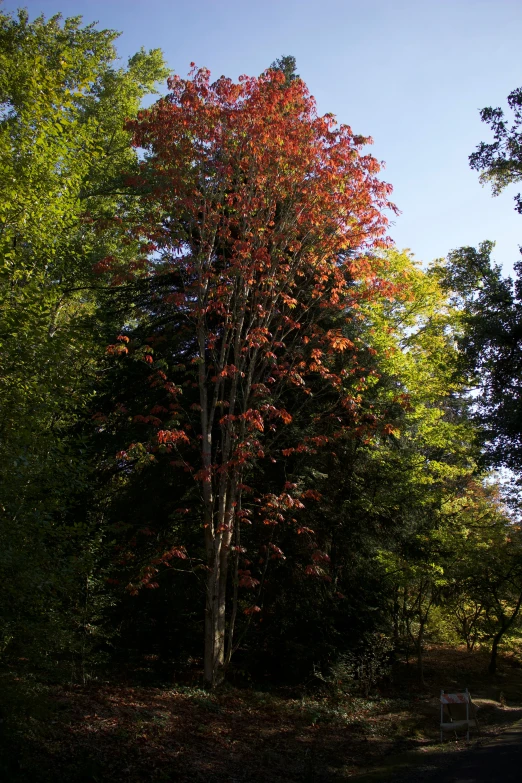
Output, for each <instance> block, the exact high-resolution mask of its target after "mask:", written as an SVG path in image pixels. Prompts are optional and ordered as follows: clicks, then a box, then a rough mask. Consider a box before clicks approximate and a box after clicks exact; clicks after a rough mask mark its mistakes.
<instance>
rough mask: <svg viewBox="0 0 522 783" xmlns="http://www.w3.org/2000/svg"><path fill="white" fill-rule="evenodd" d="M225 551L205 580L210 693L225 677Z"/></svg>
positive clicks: (206, 666)
mask: <svg viewBox="0 0 522 783" xmlns="http://www.w3.org/2000/svg"><path fill="white" fill-rule="evenodd" d="M227 572H228V551H227V550H223V549H221V551H220V552H219V554H217V555H216V556H215V559H214V564H213V566H212V567H211V570H210V572H209V575H208V579H207V597H206V606H205V654H204V676H205V685H206V687H207V688H210V689H211V690H212V689H214V688H216V687H217V686H218V685H220V683H221V682H223V678H224V674H225V671H224V669H225V620H226V599H227V593H226V588H227Z"/></svg>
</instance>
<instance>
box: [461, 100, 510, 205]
mask: <svg viewBox="0 0 522 783" xmlns="http://www.w3.org/2000/svg"><path fill="white" fill-rule="evenodd" d="M507 100H508V105H509V108H510V109H511V110H512V112H513V115H514V119H513V124H512V125H511V127H509V123H508V121H507V120H506V118H505V116H504V111H503V110H502V109H501V108H499V107H497V108H496V109H493V108H491V106H489V107H487V108H485V109H482V111H481V112H480V117H481V119H482V122H485V123H487V124H488V125H489V126H490V128H491V130H492V131H493V137H494V141H493V142H490V143H487V142H484V141H483V142H481V143H480V144H479V146H478V147H477V149H476V151H475V152H473V153H472V154H471V155H470V157H469V162H470V166H471V168H472V169H476V170H477V171H480V172H482V173H481V175H480V180H481V182H489V183H491V186H492V189H493V195H494V196H498V194H499V193H501V191H502V190H504V188H505V187H506V186H507V185H510V184H511V183H514V182H520V180H521V179H522V88H520V87H519V88H517V89H516V90H513V92H511V93H510V94H509V95H508V99H507ZM515 203H516V205H517V206H516V209H517V212H520V213H521V214H522V199H521V196H520V193H519V194H518V195H517V196H515Z"/></svg>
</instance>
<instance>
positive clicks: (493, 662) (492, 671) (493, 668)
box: [488, 629, 504, 674]
mask: <svg viewBox="0 0 522 783" xmlns="http://www.w3.org/2000/svg"><path fill="white" fill-rule="evenodd" d="M503 635H504V630H503V629H502V631H499V633H497V634H495V636H494V637H493V644H492V646H491V658H490V661H489V666H488V672H489V673H490V674H495V672H496V671H497V653H498V645H499V644H500V640H501V639H502V636H503Z"/></svg>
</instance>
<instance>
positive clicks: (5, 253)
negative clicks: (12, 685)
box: [0, 11, 166, 661]
mask: <svg viewBox="0 0 522 783" xmlns="http://www.w3.org/2000/svg"><path fill="white" fill-rule="evenodd" d="M116 37H117V34H116V33H115V32H113V31H109V30H104V31H99V30H96V29H95V28H94V26H93V25H89V26H82V24H81V19H80V18H72V19H67V20H65V21H64V22H63V23H62V20H61V17H60V16H55V17H53V18H51V19H50V20H48V21H46V20H45V19H44V18H43V17H39V18H38V19H36V20H34V21H33V22H29V19H28V15H27V13H26V12H25V11H20V12H19V13H18V16H17V17H13V16H10V15H8V14H0V63H1V66H0V70H1V77H0V106H1V111H0V170H1V174H2V204H1V207H0V268H1V274H0V306H1V323H0V342H1V345H2V358H1V372H0V379H1V380H0V405H1V410H2V413H1V418H0V432H1V446H0V470H1V473H2V479H3V480H2V498H1V509H0V510H1V514H2V526H1V529H0V539H1V550H2V554H1V555H0V569H1V573H2V583H3V585H4V590H3V592H2V599H1V601H2V616H3V629H2V639H3V647H4V649H5V648H6V647H7V650H8V652H12V653H14V652H15V650H16V651H18V654H23V653H25V654H26V655H27V654H31V655H32V654H33V652H35V653H36V651H37V650H38V654H39V656H40V661H43V660H45V655H46V651H47V650H49V649H51V648H54V649H55V650H56V652H57V654H58V655H59V656H65V657H66V658H69V659H70V658H71V655H72V656H73V657H78V656H80V655H81V650H82V649H84V648H85V636H86V634H87V635H90V631H89V629H92V630H93V631H94V628H95V626H96V620H95V619H94V617H95V615H96V610H94V613H92V612H91V611H90V608H89V609H87V607H88V605H89V603H90V601H91V599H92V598H93V596H94V595H95V594H96V592H97V590H98V587H99V586H100V584H103V582H102V580H101V574H100V575H98V576H97V577H93V569H94V568H95V563H96V561H97V557H98V553H99V551H100V547H101V546H102V544H103V541H104V534H103V531H102V529H101V519H102V514H100V511H99V510H95V511H94V512H92V513H91V512H90V511H86V510H84V509H83V508H82V504H83V503H84V502H85V499H86V497H87V494H86V493H88V491H90V486H91V474H92V469H93V466H92V464H91V463H90V462H89V460H88V454H87V452H86V448H85V443H82V440H81V438H79V437H78V435H77V433H76V434H74V433H73V428H74V426H75V425H76V423H77V422H78V420H79V419H81V418H82V417H83V416H84V415H85V414H86V412H87V411H88V410H89V406H90V404H91V400H92V399H93V397H94V395H95V394H96V389H95V383H96V376H97V372H98V370H99V368H100V366H101V364H102V363H103V361H104V351H105V344H106V342H107V339H108V331H107V330H108V329H110V317H109V313H108V312H107V311H106V308H105V312H104V305H105V304H106V302H105V298H104V297H105V293H104V291H103V286H100V285H99V278H98V277H97V275H96V264H97V263H98V262H99V261H100V260H101V259H103V258H104V257H105V256H106V255H107V254H108V253H110V252H111V250H112V249H113V248H114V238H113V236H112V232H111V231H110V223H111V221H112V220H113V219H115V218H116V211H117V209H118V208H120V207H121V204H122V198H121V195H120V193H119V188H118V183H117V179H118V177H119V173H120V171H121V168H122V167H125V168H127V167H128V166H130V165H133V161H134V162H136V153H135V152H134V151H133V149H132V147H131V145H130V134H129V132H128V131H126V130H125V129H124V127H123V125H124V122H125V120H126V118H127V117H128V116H129V115H131V116H132V115H133V114H135V113H136V111H137V109H138V106H139V103H140V101H141V98H142V97H143V95H144V94H145V93H147V92H149V91H150V90H151V89H153V86H154V83H155V81H156V80H157V79H159V78H162V77H163V76H164V75H166V71H165V68H164V66H163V64H162V59H161V54H160V52H159V51H157V50H156V51H153V52H150V53H149V54H147V53H145V52H144V51H141V52H139V53H138V54H136V55H135V56H134V57H132V58H131V59H130V61H129V65H128V67H127V68H115V66H114V61H115V58H116V52H115V49H114V46H113V42H114V40H115V38H116ZM133 254H134V249H133V248H132V247H131V248H129V257H131V256H132V255H133ZM58 564H59V565H58ZM94 585H96V589H95V590H94V593H93V587H94ZM105 600H106V599H105V598H101V602H102V604H103V603H104V602H105ZM65 618H67V619H65ZM66 629H67V630H66ZM74 630H79V634H77V635H76V637H75V638H77V639H78V640H79V641H77V642H75V641H72V639H73V637H72V636H71V635H70V634H71V633H72V632H73V631H74ZM73 636H74V634H73ZM73 648H74V652H73ZM29 650H31V652H29Z"/></svg>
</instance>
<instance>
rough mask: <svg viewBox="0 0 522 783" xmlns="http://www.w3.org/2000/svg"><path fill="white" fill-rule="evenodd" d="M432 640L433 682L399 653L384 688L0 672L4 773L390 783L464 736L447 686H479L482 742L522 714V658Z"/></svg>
mask: <svg viewBox="0 0 522 783" xmlns="http://www.w3.org/2000/svg"><path fill="white" fill-rule="evenodd" d="M487 661H488V658H487V655H486V653H482V652H476V653H474V654H472V655H469V654H468V653H466V651H465V650H463V649H454V648H449V647H443V646H433V647H431V648H430V649H429V650H428V651H427V653H426V668H425V685H424V686H422V687H421V686H420V685H419V684H418V683H417V678H416V672H415V667H414V666H413V665H410V666H406V665H405V664H400V665H398V666H397V669H396V671H395V673H394V677H393V683H392V684H391V685H390V686H389V687H388V688H387V690H386V692H384V691H382V692H381V693H380V694H379V695H373V696H372V697H369V698H361V697H355V696H349V695H344V696H341V695H337V696H333V695H329V696H328V695H324V694H323V695H318V694H317V693H316V694H315V695H313V694H311V693H310V692H308V693H304V694H303V693H297V692H290V691H284V690H279V691H277V692H274V691H270V692H264V691H260V690H253V689H245V688H241V689H240V688H233V687H226V688H225V689H223V690H222V691H220V692H219V693H217V694H209V693H207V692H206V691H204V690H201V689H199V688H195V687H191V686H181V685H179V686H178V685H171V686H164V687H144V686H139V687H138V686H131V685H114V684H113V685H109V684H106V683H96V684H94V683H91V684H89V685H87V686H78V685H74V686H64V685H60V686H49V685H47V686H44V685H38V684H37V683H36V682H35V681H34V680H33V679H30V678H29V677H28V676H27V675H25V676H24V675H23V674H21V673H20V672H17V673H16V674H15V673H14V672H13V671H11V672H9V671H4V672H2V673H1V678H0V686H1V687H0V711H1V712H0V718H1V722H0V730H1V732H2V740H1V742H0V777H1V778H2V780H5V781H6V783H7V782H8V783H19V782H20V783H21V782H22V781H23V782H25V781H31V783H48V782H49V783H50V781H53V782H54V781H57V783H61V781H64V783H65V781H67V783H69V781H70V782H71V783H73V782H74V783H76V782H78V783H170V782H172V783H178V781H179V783H188V782H189V781H190V783H198V782H199V781H202V782H204V783H206V782H207V781H208V782H209V783H210V781H212V783H214V781H215V782H216V783H225V781H226V782H227V783H261V782H262V783H293V782H294V781H295V783H297V781H299V783H338V782H339V783H340V782H341V781H346V780H357V781H361V783H362V781H365V782H366V781H368V783H374V782H375V783H377V781H379V783H385V782H386V781H392V780H393V781H403V780H406V778H407V776H408V774H410V773H409V770H411V769H415V768H416V769H417V770H418V771H419V772H421V771H422V770H423V769H426V770H429V769H431V768H433V763H431V764H430V759H431V760H432V761H433V760H435V758H437V759H438V758H440V757H441V754H448V753H451V754H453V753H458V752H460V751H462V750H464V749H465V748H466V742H465V741H464V739H463V738H461V739H459V740H456V739H455V737H453V738H451V736H450V737H449V738H448V739H447V740H446V741H445V743H444V744H443V745H441V744H440V739H439V701H438V695H439V693H440V689H441V688H445V689H446V690H447V689H450V690H451V689H460V688H464V687H466V686H467V687H468V688H469V690H470V692H471V694H472V697H473V700H474V703H475V704H476V705H477V707H478V720H479V725H480V732H479V733H477V732H475V733H474V736H473V740H472V741H473V742H477V740H478V742H479V743H484V742H486V741H488V740H489V739H490V738H492V737H494V736H496V735H497V734H498V733H500V732H501V731H502V730H503V729H505V728H506V727H508V726H510V725H511V724H513V722H514V721H516V720H518V719H520V718H522V667H521V664H520V663H519V662H518V661H517V660H516V659H515V658H514V657H512V656H509V655H503V656H500V660H499V671H498V673H497V674H496V675H494V676H491V675H488V674H486V673H485V672H486V667H487Z"/></svg>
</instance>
